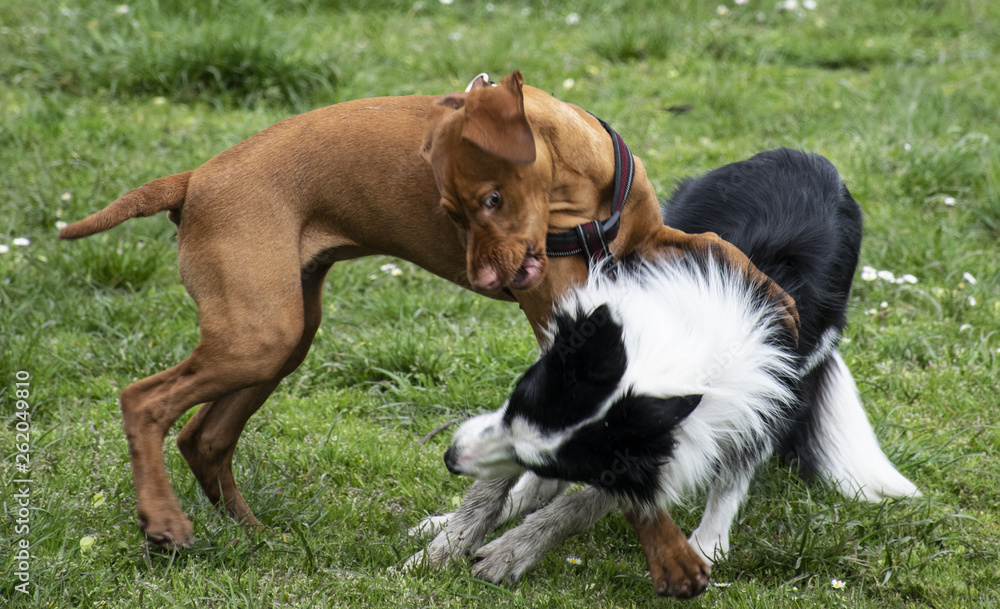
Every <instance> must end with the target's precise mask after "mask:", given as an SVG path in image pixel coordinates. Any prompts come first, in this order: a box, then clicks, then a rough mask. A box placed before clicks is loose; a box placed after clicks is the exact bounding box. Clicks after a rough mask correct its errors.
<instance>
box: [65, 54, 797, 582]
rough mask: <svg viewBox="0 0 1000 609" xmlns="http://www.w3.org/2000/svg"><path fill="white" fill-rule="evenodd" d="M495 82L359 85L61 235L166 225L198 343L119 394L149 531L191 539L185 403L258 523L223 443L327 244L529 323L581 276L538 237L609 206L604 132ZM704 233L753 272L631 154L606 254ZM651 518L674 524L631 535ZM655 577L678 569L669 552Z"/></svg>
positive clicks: (264, 388)
mask: <svg viewBox="0 0 1000 609" xmlns="http://www.w3.org/2000/svg"><path fill="white" fill-rule="evenodd" d="M489 85H490V83H488V82H487V81H486V79H484V78H477V79H476V81H474V82H473V83H472V85H470V89H469V90H468V91H467V92H465V93H454V94H449V95H445V96H443V97H429V96H410V97H391V98H374V99H364V100H359V101H353V102H346V103H342V104H337V105H334V106H329V107H326V108H321V109H319V110H314V111H312V112H307V113H305V114H302V115H299V116H295V117H293V118H290V119H287V120H284V121H282V122H279V123H277V124H275V125H273V126H271V127H268V128H267V129H265V130H263V131H261V132H260V133H258V134H256V135H254V136H253V137H251V138H249V139H247V140H245V141H243V142H240V143H239V144H236V145H235V146H233V147H232V148H230V149H228V150H225V151H223V152H222V153H220V154H219V155H217V156H216V157H214V158H213V159H211V160H209V161H208V162H207V163H205V164H204V165H202V166H201V167H199V168H198V169H195V170H192V171H187V172H184V173H180V174H176V175H171V176H167V177H163V178H159V179H157V180H153V181H152V182H149V183H148V184H146V185H144V186H142V187H140V188H138V189H136V190H133V191H131V192H129V193H126V194H125V195H123V196H122V197H121V198H119V199H118V200H116V201H115V202H113V203H112V204H111V205H109V206H108V207H106V208H105V209H103V210H102V211H100V212H97V213H95V214H93V215H92V216H90V217H88V218H85V219H84V220H81V221H79V222H75V223H73V224H71V225H69V226H67V227H66V228H64V229H63V231H62V232H61V233H60V237H61V238H62V239H75V238H79V237H85V236H87V235H92V234H94V233H97V232H100V231H103V230H107V229H109V228H111V227H113V226H116V225H118V224H120V223H121V222H124V221H125V220H127V219H129V218H134V217H141V216H149V215H152V214H155V213H157V212H160V211H168V212H169V214H168V215H169V217H170V219H171V220H172V221H174V222H175V223H176V224H177V226H178V236H177V243H178V249H179V265H180V273H181V278H182V280H183V282H184V285H185V287H186V288H187V290H188V292H189V293H190V294H191V296H192V297H193V298H194V300H195V302H196V303H197V305H198V312H199V319H200V329H201V342H200V343H199V345H198V346H197V348H195V350H194V352H193V353H192V354H191V355H190V356H189V357H188V358H187V359H185V360H184V361H182V362H181V363H180V364H178V365H176V366H174V367H173V368H170V369H168V370H165V371H163V372H160V373H159V374H156V375H154V376H151V377H149V378H146V379H143V380H141V381H138V382H136V383H134V384H132V385H130V386H129V387H127V388H126V389H125V390H124V391H123V392H122V396H121V409H122V415H123V419H124V428H125V434H126V437H127V439H128V444H129V450H130V453H131V459H132V471H133V476H134V478H135V486H136V498H137V511H138V518H139V526H140V528H141V529H142V530H143V531H144V532H145V533H146V535H147V536H148V537H149V538H150V539H152V540H154V541H156V542H159V543H162V544H164V545H166V546H168V547H174V546H176V545H189V544H190V543H191V534H192V530H193V529H192V526H191V522H190V521H189V520H188V518H187V517H186V516H185V514H184V512H183V511H182V510H181V508H180V505H179V504H178V502H177V499H176V497H175V495H174V492H173V489H172V488H171V486H170V482H169V480H168V479H167V471H166V467H165V464H164V457H163V439H164V437H165V435H166V433H167V431H168V430H169V428H170V426H171V425H172V424H173V423H174V421H176V420H177V418H178V417H179V416H180V415H181V414H182V413H184V412H185V411H186V410H188V409H189V408H191V407H192V406H195V405H197V404H204V405H203V406H202V407H201V409H200V410H199V411H198V412H197V414H196V415H195V416H194V417H192V418H191V420H190V421H189V422H188V423H187V425H185V426H184V428H183V429H182V430H181V432H180V434H179V435H178V438H177V444H178V447H179V448H180V451H181V453H182V454H183V455H184V458H185V459H186V460H187V462H188V465H189V466H190V467H191V471H192V472H193V473H194V475H195V477H196V478H197V479H198V482H199V483H200V484H201V487H202V489H203V490H204V492H205V494H206V495H207V496H208V497H209V498H210V499H211V500H212V502H213V503H215V504H216V505H217V506H220V507H222V508H224V509H225V510H226V511H227V512H228V513H229V514H230V515H232V516H233V517H235V518H237V519H239V520H241V521H242V522H244V523H246V524H247V525H256V524H258V521H257V519H256V518H255V517H254V515H253V513H252V512H251V510H250V507H249V506H248V505H247V503H246V501H245V500H244V499H243V496H242V495H241V494H240V491H239V489H238V488H237V486H236V482H235V480H234V479H233V473H232V458H233V452H234V450H235V448H236V443H237V441H238V440H239V436H240V434H241V432H242V430H243V428H244V426H245V425H246V423H247V421H248V420H249V418H250V417H251V416H252V415H253V414H254V413H255V412H256V411H257V409H258V408H260V406H261V405H262V404H263V403H264V401H265V400H266V399H267V397H268V396H269V395H270V394H271V392H272V391H273V390H274V388H275V387H276V386H277V385H278V383H279V381H280V380H281V379H282V378H284V377H285V376H287V375H288V374H289V373H291V372H292V371H293V370H295V369H296V368H297V367H298V366H299V364H300V363H301V362H302V360H303V359H304V358H305V356H306V352H307V351H308V350H309V346H310V344H311V343H312V340H313V337H314V335H315V333H316V329H317V328H318V326H319V323H320V316H321V305H320V299H321V296H322V286H323V281H324V277H325V275H326V273H327V271H328V270H329V269H330V267H331V266H332V264H333V263H334V262H337V261H341V260H348V259H351V258H357V257H360V256H367V255H372V254H385V255H391V256H398V257H400V258H404V259H406V260H409V261H411V262H414V263H416V264H418V265H420V266H422V267H423V268H425V269H427V270H429V271H431V272H432V273H435V274H437V275H439V276H441V277H443V278H445V279H447V280H449V281H452V282H454V283H457V284H458V285H461V286H463V287H466V288H469V289H471V290H473V291H475V292H478V293H481V294H484V295H487V296H490V297H493V298H497V299H502V300H512V299H516V300H517V302H518V303H519V304H520V306H521V308H522V309H523V310H524V312H525V314H526V315H527V317H528V321H529V322H530V323H531V326H532V328H533V329H534V331H535V333H536V335H539V336H540V335H541V334H540V333H541V330H542V328H543V327H544V325H545V323H546V321H547V320H546V318H547V315H548V313H549V310H550V309H551V304H552V302H553V299H554V298H555V297H557V296H558V295H559V294H561V293H562V292H563V291H564V290H565V289H566V287H567V286H568V285H570V284H571V283H574V282H579V281H581V280H583V279H584V278H585V277H586V274H587V260H585V259H584V258H583V257H580V256H574V257H562V258H551V259H550V258H549V257H547V256H546V250H545V244H546V237H547V234H548V233H549V232H558V231H564V230H568V229H571V228H572V227H574V226H576V225H578V224H580V223H582V222H587V221H590V220H593V219H594V218H602V217H607V216H608V215H609V213H610V212H609V205H610V200H611V199H612V193H611V190H612V188H613V186H612V185H613V183H614V176H615V164H614V163H615V161H614V158H613V156H612V153H611V150H612V146H611V139H610V138H609V137H608V132H607V131H605V129H604V128H602V126H601V124H600V123H599V122H598V121H597V120H596V119H595V118H594V117H593V116H591V115H590V114H588V113H586V112H584V111H583V110H581V109H580V108H577V107H575V106H572V105H570V104H566V103H564V102H561V101H559V100H556V99H554V98H553V97H551V96H549V95H547V94H545V93H543V92H542V91H539V90H537V89H533V88H531V87H524V86H523V79H522V77H521V74H520V73H519V72H515V73H514V74H512V75H510V76H508V77H507V78H505V79H504V80H503V82H502V83H501V84H500V86H489ZM449 218H450V219H449ZM709 247H710V248H714V251H717V252H719V255H723V256H727V257H731V258H733V259H734V260H739V261H740V263H741V264H743V265H744V266H745V268H746V269H747V272H748V273H753V274H757V275H760V273H759V272H758V271H756V269H755V268H754V267H753V266H752V265H751V264H750V262H749V260H747V259H746V258H745V257H744V256H743V254H742V253H740V252H739V251H738V250H737V249H736V248H734V247H732V246H730V245H728V244H727V243H725V242H722V241H721V240H719V239H718V238H717V237H716V236H715V235H714V234H704V235H687V234H684V233H681V232H679V231H675V230H672V229H670V228H667V227H664V226H663V224H662V221H661V219H660V215H659V209H658V204H657V200H656V197H655V195H654V193H653V189H652V185H651V184H650V183H649V181H648V179H647V178H646V175H645V172H644V170H643V167H642V164H641V162H639V161H638V159H636V161H635V182H634V186H633V188H632V192H631V198H630V199H629V201H628V205H626V206H625V208H624V210H623V211H622V215H621V228H620V231H619V233H618V235H617V238H616V239H615V240H614V242H613V243H612V244H611V252H612V254H613V255H614V256H615V257H616V258H620V257H622V256H626V255H630V254H641V255H644V256H647V257H649V256H655V255H658V254H660V253H662V252H665V251H667V250H679V251H687V250H690V249H692V248H709ZM760 281H762V282H767V283H768V284H769V285H770V286H771V288H772V289H773V290H775V291H776V292H780V288H778V287H777V285H774V284H773V283H772V282H770V280H769V279H767V278H766V277H765V276H763V275H760ZM781 293H782V294H783V292H781ZM512 297H513V298H512ZM787 302H788V309H789V312H790V313H789V315H790V319H791V317H794V303H793V302H792V301H791V300H790V299H788V300H787ZM665 518H666V521H667V522H670V524H672V522H671V521H670V520H669V516H666V515H665ZM640 526H649V527H660V528H663V525H662V522H658V523H652V524H649V525H640ZM667 528H669V527H667ZM664 534H667V535H668V536H669V537H670V538H671V539H672V538H673V537H676V535H674V534H673V533H672V532H670V531H668V532H667V533H662V532H661V533H659V534H657V533H653V532H641V534H640V538H641V539H643V540H651V539H657V540H662V538H663V535H664ZM679 539H680V540H681V541H683V542H684V543H686V541H684V538H683V535H682V534H681V535H680V537H679ZM657 543H660V541H658V542H657ZM650 552H651V550H647V556H652V555H655V552H654V553H653V554H651V553H650ZM693 555H694V554H693V553H692V556H693ZM689 570H690V569H689ZM673 571H677V572H676V573H674V572H673ZM657 572H659V571H654V574H655V573H657ZM668 577H676V578H682V579H683V578H685V577H688V576H687V575H686V574H685V573H684V569H673V570H672V572H671V573H670V574H668ZM702 587H703V584H702Z"/></svg>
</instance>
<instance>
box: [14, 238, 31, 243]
mask: <svg viewBox="0 0 1000 609" xmlns="http://www.w3.org/2000/svg"><path fill="white" fill-rule="evenodd" d="M11 243H13V244H14V245H31V241H28V240H27V239H25V238H24V237H18V238H17V239H14V240H13V241H11Z"/></svg>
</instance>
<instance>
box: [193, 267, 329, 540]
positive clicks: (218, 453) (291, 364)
mask: <svg viewBox="0 0 1000 609" xmlns="http://www.w3.org/2000/svg"><path fill="white" fill-rule="evenodd" d="M329 268H330V267H329V266H326V267H324V268H321V269H319V270H318V271H316V272H315V273H313V274H311V275H309V276H308V277H306V278H305V279H304V280H303V283H302V292H303V294H302V296H303V303H304V305H305V307H304V318H305V327H304V329H303V331H302V337H301V339H300V340H299V344H298V346H297V347H296V348H295V350H294V351H293V352H292V355H291V356H290V357H289V358H288V360H287V361H286V362H285V365H284V366H283V367H282V369H281V370H280V371H279V372H278V375H277V376H276V377H275V378H273V379H271V380H270V381H268V382H266V383H262V384H260V385H257V386H254V387H248V388H246V389H242V390H240V391H237V392H236V393H233V394H230V395H227V396H226V397H224V398H222V399H220V400H216V401H214V402H211V403H209V404H205V405H204V406H202V407H201V409H200V410H198V412H197V413H196V414H195V416H193V417H192V418H191V420H190V421H188V423H187V425H185V426H184V429H182V430H181V432H180V433H179V434H178V435H177V446H178V448H179V449H180V451H181V454H183V455H184V458H185V459H186V460H187V462H188V465H189V466H190V467H191V471H192V472H193V473H194V475H195V478H197V479H198V483H199V484H200V485H201V488H202V490H204V491H205V495H207V496H208V498H209V499H210V500H211V501H212V503H213V504H215V505H216V506H217V507H219V508H222V509H225V511H226V513H227V514H228V515H229V516H231V517H233V518H235V519H236V520H238V521H239V522H241V523H242V524H243V525H244V526H246V527H253V526H256V525H259V524H260V522H259V521H258V520H257V518H256V517H255V516H254V515H253V512H252V511H251V509H250V506H249V505H248V504H247V502H246V500H244V498H243V494H242V493H240V489H239V487H237V485H236V479H235V478H234V477H233V453H234V452H235V450H236V443H237V442H238V441H239V439H240V435H241V434H242V433H243V428H244V427H245V426H246V424H247V421H249V420H250V417H251V416H253V415H254V413H255V412H257V410H258V409H259V408H260V407H261V405H263V404H264V402H265V401H266V400H267V398H268V396H270V395H271V392H272V391H274V389H275V387H277V386H278V383H279V382H280V381H281V379H283V378H284V377H286V376H288V375H289V374H291V373H292V372H293V371H294V370H295V369H296V368H298V367H299V365H300V364H301V363H302V361H303V360H304V359H305V357H306V354H307V353H308V352H309V347H310V346H311V345H312V341H313V338H314V337H315V336H316V330H317V329H318V328H319V324H320V321H321V319H322V303H321V297H322V294H323V279H324V277H326V272H327V270H329Z"/></svg>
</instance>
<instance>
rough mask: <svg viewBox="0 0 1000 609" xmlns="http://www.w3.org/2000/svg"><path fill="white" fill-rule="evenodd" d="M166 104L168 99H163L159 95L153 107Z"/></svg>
mask: <svg viewBox="0 0 1000 609" xmlns="http://www.w3.org/2000/svg"><path fill="white" fill-rule="evenodd" d="M165 103H167V98H166V97H163V96H161V95H157V96H156V97H154V98H153V105H154V106H162V105H163V104H165Z"/></svg>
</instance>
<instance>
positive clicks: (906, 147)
mask: <svg viewBox="0 0 1000 609" xmlns="http://www.w3.org/2000/svg"><path fill="white" fill-rule="evenodd" d="M903 150H905V151H907V152H909V151H910V145H909V144H903Z"/></svg>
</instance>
